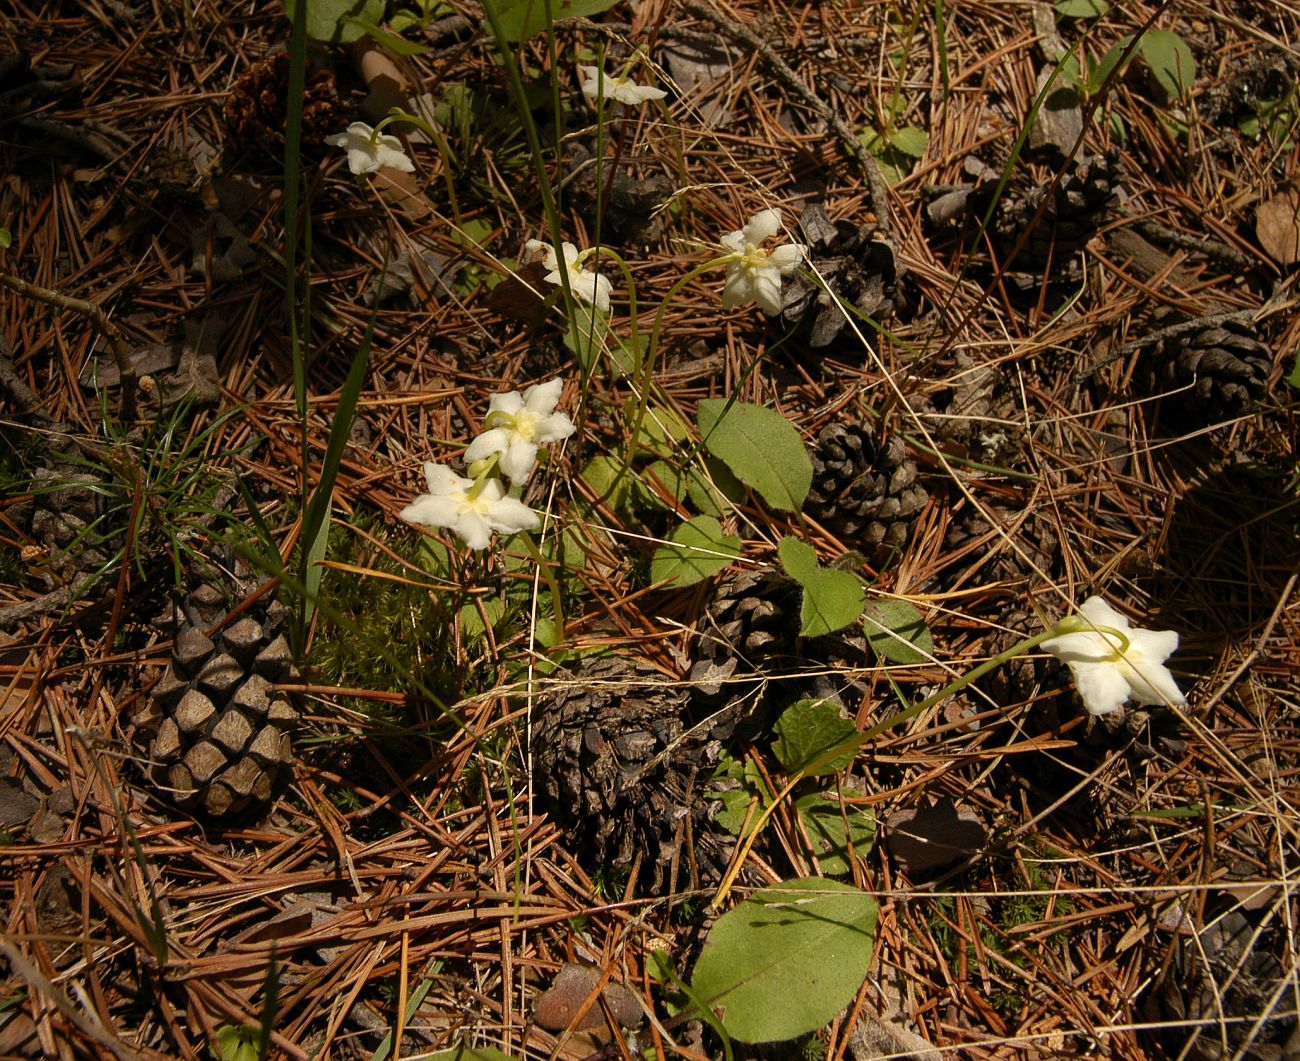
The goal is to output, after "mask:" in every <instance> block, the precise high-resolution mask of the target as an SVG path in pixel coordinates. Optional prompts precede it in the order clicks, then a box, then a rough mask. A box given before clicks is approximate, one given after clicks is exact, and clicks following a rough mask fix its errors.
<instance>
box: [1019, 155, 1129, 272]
mask: <svg viewBox="0 0 1300 1061" xmlns="http://www.w3.org/2000/svg"><path fill="white" fill-rule="evenodd" d="M1117 161H1118V160H1117V159H1116V158H1113V157H1111V156H1108V155H1091V156H1088V157H1085V158H1082V159H1080V160H1079V161H1078V162H1077V163H1076V164H1075V167H1074V169H1073V170H1072V171H1071V172H1070V173H1068V174H1066V175H1065V176H1064V177H1062V178H1061V180H1060V181H1059V182H1057V184H1056V186H1055V188H1054V189H1051V188H1048V187H1042V188H1035V189H1033V190H1032V191H1031V192H1029V194H1028V195H1025V196H1024V197H1023V198H1021V199H1019V200H1018V201H1017V200H1008V201H1007V202H1006V205H1005V208H1004V209H1003V210H1001V211H999V215H998V220H997V223H996V229H997V233H998V236H999V242H1000V243H1001V244H1002V246H1003V249H1004V250H1005V251H1007V252H1009V251H1010V250H1011V249H1012V248H1013V247H1014V246H1015V245H1016V244H1017V243H1018V242H1019V241H1020V237H1021V236H1022V235H1023V234H1024V232H1025V229H1026V228H1028V227H1029V226H1030V225H1031V224H1032V225H1033V228H1032V230H1031V231H1030V235H1029V239H1028V240H1027V241H1026V243H1025V246H1024V249H1023V250H1022V251H1021V253H1020V255H1019V257H1017V258H1016V260H1015V262H1014V263H1012V267H1013V268H1016V269H1024V268H1025V267H1026V266H1030V265H1042V264H1045V263H1046V262H1048V261H1049V260H1050V261H1053V262H1056V263H1058V264H1060V265H1062V266H1063V265H1064V264H1065V263H1066V261H1067V260H1068V259H1069V258H1071V257H1072V256H1073V255H1074V254H1075V253H1076V252H1078V251H1079V250H1082V249H1083V246H1084V244H1086V243H1087V242H1088V240H1090V239H1092V237H1093V236H1094V235H1096V233H1097V230H1098V229H1099V228H1100V227H1101V224H1102V222H1103V221H1104V220H1105V218H1106V212H1107V210H1109V208H1110V206H1111V204H1112V203H1113V202H1114V201H1115V184H1116V180H1117V178H1118V173H1117V166H1116V163H1117ZM1049 194H1051V199H1050V201H1049V202H1048V204H1047V207H1046V208H1045V209H1044V210H1043V212H1042V214H1041V215H1039V214H1038V211H1039V208H1040V207H1041V206H1042V204H1043V200H1044V199H1046V198H1047V197H1048V195H1049ZM1036 215H1037V216H1038V220H1037V222H1035V221H1034V218H1035V216H1036Z"/></svg>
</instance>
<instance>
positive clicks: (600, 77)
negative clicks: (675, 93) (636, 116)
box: [578, 66, 668, 106]
mask: <svg viewBox="0 0 1300 1061" xmlns="http://www.w3.org/2000/svg"><path fill="white" fill-rule="evenodd" d="M578 73H580V74H581V75H582V93H583V95H585V96H586V97H587V98H588V99H590V100H591V101H592V102H593V103H594V102H596V101H597V100H599V99H601V98H602V97H603V98H604V99H612V100H616V101H617V102H619V103H626V104H628V105H629V106H636V105H637V104H639V103H645V102H646V101H647V100H652V99H663V98H664V97H665V96H666V95H668V93H667V92H665V91H664V90H663V89H661V88H650V87H648V86H647V85H638V84H637V83H636V82H635V81H633V80H632V79H631V78H628V77H612V76H610V75H609V74H607V73H605V71H604V70H601V69H600V68H599V67H596V66H580V67H578Z"/></svg>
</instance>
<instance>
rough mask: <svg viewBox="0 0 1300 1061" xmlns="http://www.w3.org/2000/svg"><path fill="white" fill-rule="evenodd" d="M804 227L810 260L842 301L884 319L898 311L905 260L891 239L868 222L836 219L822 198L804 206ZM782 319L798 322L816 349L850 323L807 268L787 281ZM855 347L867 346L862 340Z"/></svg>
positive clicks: (802, 233) (801, 224)
mask: <svg viewBox="0 0 1300 1061" xmlns="http://www.w3.org/2000/svg"><path fill="white" fill-rule="evenodd" d="M799 233H800V237H801V238H802V239H803V241H804V242H805V245H806V246H807V247H808V258H809V261H810V263H811V264H812V266H813V267H814V268H815V270H816V272H817V274H818V275H820V276H821V277H822V278H823V279H824V280H825V281H826V284H827V286H828V287H829V288H830V289H831V290H832V291H834V292H835V294H836V296H837V297H838V298H839V300H840V301H841V302H843V303H844V304H845V305H846V306H849V307H852V308H854V309H856V310H857V312H858V313H860V314H862V315H863V316H865V317H874V318H876V319H877V320H879V319H882V318H886V317H890V316H892V315H893V313H894V311H895V308H896V304H897V301H898V299H899V289H898V279H899V266H898V262H897V260H896V258H895V255H894V249H893V247H892V246H890V244H889V243H888V242H887V241H885V240H883V239H880V238H877V237H876V236H875V235H874V233H873V232H872V231H871V229H869V228H866V227H859V226H857V225H853V224H850V223H849V222H847V221H841V222H839V223H832V222H831V220H830V218H829V217H827V216H826V211H825V210H824V209H823V208H822V206H821V204H819V203H812V204H810V205H809V206H807V207H806V208H805V209H804V211H803V214H802V215H801V216H800V218H799ZM781 319H782V321H783V323H785V324H786V325H787V326H789V327H793V328H798V329H799V330H800V332H801V333H802V334H803V335H804V337H805V338H806V339H807V342H808V345H809V346H811V347H813V348H814V349H816V348H819V347H824V346H829V345H830V344H831V343H832V342H834V341H835V339H836V338H837V337H838V336H839V334H840V332H842V331H843V330H844V328H845V326H846V325H847V324H848V318H847V317H846V316H845V315H844V313H843V311H842V310H841V309H840V308H839V306H837V305H836V304H835V302H834V300H833V299H832V298H831V297H830V295H829V294H827V292H826V291H825V290H824V289H823V288H822V286H821V284H819V283H815V282H814V281H812V280H810V279H806V278H805V277H804V276H803V275H802V274H801V273H795V274H794V275H792V276H790V277H789V278H788V279H787V280H786V282H785V286H784V289H783V302H782V306H781ZM851 348H852V349H856V350H862V349H864V348H863V347H862V344H861V343H856V342H855V343H854V344H851ZM859 356H861V355H859Z"/></svg>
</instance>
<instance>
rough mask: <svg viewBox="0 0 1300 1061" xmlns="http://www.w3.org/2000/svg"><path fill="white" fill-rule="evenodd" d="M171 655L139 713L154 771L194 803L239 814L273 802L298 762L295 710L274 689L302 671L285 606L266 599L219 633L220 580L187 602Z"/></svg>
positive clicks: (216, 812)
mask: <svg viewBox="0 0 1300 1061" xmlns="http://www.w3.org/2000/svg"><path fill="white" fill-rule="evenodd" d="M185 611H186V615H185V618H184V619H183V620H182V621H181V622H180V624H179V626H178V629H177V634H176V639H175V643H174V647H173V649H172V661H171V664H170V666H169V667H168V668H167V671H166V673H165V674H164V675H163V677H162V679H161V680H160V681H159V682H158V683H157V684H156V685H155V686H154V687H153V688H152V689H151V690H150V692H149V695H148V698H147V699H146V701H145V703H144V705H143V707H142V708H141V710H140V711H139V712H137V714H136V716H135V718H134V722H135V726H136V740H137V743H139V744H140V745H141V746H142V750H143V753H144V755H145V757H146V759H147V761H148V763H149V769H150V773H151V776H152V778H153V780H154V781H155V782H156V783H157V784H158V785H159V786H160V787H161V788H163V789H164V790H165V791H167V792H168V793H170V794H171V796H172V797H173V798H174V799H175V800H176V802H177V803H178V804H180V805H181V806H182V807H185V808H186V809H189V810H195V811H201V812H206V813H207V814H208V815H210V816H212V817H214V818H228V819H229V818H233V817H236V816H238V815H241V814H245V813H248V812H251V811H253V810H255V809H257V808H259V807H262V806H265V804H267V803H268V802H269V801H270V799H271V797H272V795H273V794H274V791H275V786H276V782H277V781H278V780H279V777H280V775H281V772H282V771H284V770H287V769H288V767H289V766H290V764H291V763H292V761H293V749H292V746H291V744H290V738H289V733H290V731H291V729H292V728H293V726H294V725H295V723H296V722H297V720H298V711H297V709H296V708H295V707H294V706H293V704H292V702H291V701H290V700H289V698H288V697H287V696H286V695H285V694H284V693H281V692H279V691H277V690H276V689H274V688H273V686H274V684H275V683H278V682H283V681H286V680H289V679H292V678H293V676H294V675H295V673H296V672H295V670H294V667H293V658H292V655H291V651H290V648H289V642H288V639H287V638H286V636H285V634H284V632H283V629H282V628H283V626H284V620H285V616H286V614H287V612H286V609H285V608H284V606H283V605H280V604H278V603H275V602H271V603H269V604H268V603H264V602H259V603H257V604H255V605H253V606H251V607H249V608H248V609H246V610H245V611H244V613H243V614H242V615H241V617H240V618H238V619H236V620H235V621H233V622H231V623H229V624H228V625H226V626H225V627H224V628H222V629H221V631H220V632H219V633H218V634H217V635H216V637H215V639H214V638H210V637H208V635H207V634H206V633H205V631H206V630H208V629H210V628H211V627H212V626H214V625H216V624H217V623H219V622H220V621H221V620H222V619H223V618H224V617H225V615H226V608H225V599H224V597H223V595H222V593H221V590H219V589H218V588H217V587H216V586H213V585H210V584H207V585H201V586H199V587H198V588H197V589H196V590H195V591H194V592H193V593H192V594H191V595H190V597H189V598H188V600H187V601H186V608H185Z"/></svg>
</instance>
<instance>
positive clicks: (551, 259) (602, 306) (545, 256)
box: [524, 239, 613, 313]
mask: <svg viewBox="0 0 1300 1061" xmlns="http://www.w3.org/2000/svg"><path fill="white" fill-rule="evenodd" d="M524 248H525V249H526V250H528V251H530V252H532V253H536V252H537V251H541V252H542V265H544V266H545V267H546V268H547V269H549V270H550V272H549V273H547V274H546V276H545V277H543V279H544V280H545V281H546V282H547V283H548V284H555V285H557V286H558V285H559V284H560V262H559V256H558V255H557V254H556V253H555V248H554V247H552V246H551V245H550V244H549V243H543V242H542V241H541V240H539V239H530V240H529V241H528V242H527V243H526V244H524ZM560 250H561V251H563V253H564V268H565V271H566V272H567V273H568V274H569V290H570V291H572V292H573V297H574V298H577V299H580V300H581V301H583V302H586V303H588V304H589V305H592V306H595V307H596V308H597V309H598V310H600V312H601V313H608V312H609V296H610V293H611V291H612V290H613V288H612V287H610V283H609V281H608V280H607V279H606V278H605V277H603V276H601V275H600V274H599V273H593V272H588V271H587V270H586V269H584V268H582V262H583V259H584V258H586V257H587V256H588V255H589V254H590V253H591V251H580V250H578V248H577V247H575V246H574V245H573V244H572V243H562V244H560Z"/></svg>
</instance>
